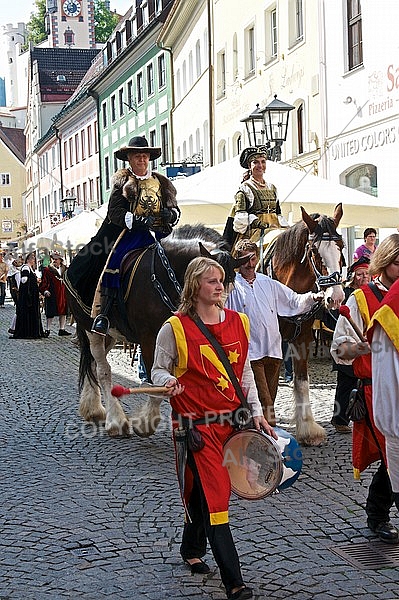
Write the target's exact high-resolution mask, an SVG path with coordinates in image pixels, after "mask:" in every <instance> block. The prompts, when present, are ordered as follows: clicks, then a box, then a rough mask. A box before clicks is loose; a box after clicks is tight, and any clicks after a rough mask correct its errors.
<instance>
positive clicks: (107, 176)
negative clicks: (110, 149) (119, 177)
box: [104, 156, 110, 190]
mask: <svg viewBox="0 0 399 600" xmlns="http://www.w3.org/2000/svg"><path fill="white" fill-rule="evenodd" d="M104 171H105V189H107V190H109V184H110V176H109V157H108V156H106V157H105V159H104Z"/></svg>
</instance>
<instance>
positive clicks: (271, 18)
mask: <svg viewBox="0 0 399 600" xmlns="http://www.w3.org/2000/svg"><path fill="white" fill-rule="evenodd" d="M277 53H278V26H277V9H276V5H275V4H274V5H273V6H271V7H270V8H269V10H267V11H266V12H265V64H268V63H269V62H271V61H273V60H275V59H276V58H277Z"/></svg>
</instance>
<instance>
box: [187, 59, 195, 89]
mask: <svg viewBox="0 0 399 600" xmlns="http://www.w3.org/2000/svg"><path fill="white" fill-rule="evenodd" d="M193 83H194V70H193V53H192V52H190V54H189V55H188V85H189V86H190V88H192V87H193Z"/></svg>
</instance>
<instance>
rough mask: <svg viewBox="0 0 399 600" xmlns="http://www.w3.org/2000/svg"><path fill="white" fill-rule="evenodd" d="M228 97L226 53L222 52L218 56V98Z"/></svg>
mask: <svg viewBox="0 0 399 600" xmlns="http://www.w3.org/2000/svg"><path fill="white" fill-rule="evenodd" d="M225 95H226V52H225V51H224V50H222V51H221V52H218V55H217V92H216V97H217V98H218V99H219V98H224V96H225Z"/></svg>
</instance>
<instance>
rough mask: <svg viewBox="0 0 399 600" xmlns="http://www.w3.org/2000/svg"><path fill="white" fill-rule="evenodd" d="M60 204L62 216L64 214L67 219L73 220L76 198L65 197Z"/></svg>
mask: <svg viewBox="0 0 399 600" xmlns="http://www.w3.org/2000/svg"><path fill="white" fill-rule="evenodd" d="M60 202H61V206H62V214H64V215H65V216H66V218H67V219H71V218H72V217H73V211H74V210H75V204H76V196H65V198H63V199H62V200H60Z"/></svg>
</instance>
